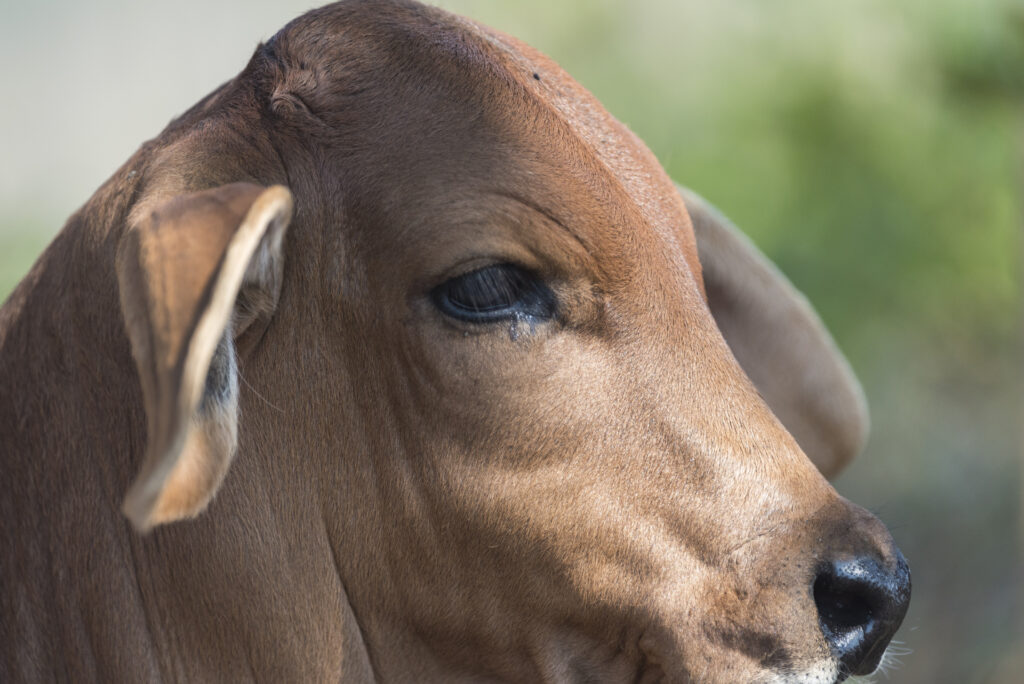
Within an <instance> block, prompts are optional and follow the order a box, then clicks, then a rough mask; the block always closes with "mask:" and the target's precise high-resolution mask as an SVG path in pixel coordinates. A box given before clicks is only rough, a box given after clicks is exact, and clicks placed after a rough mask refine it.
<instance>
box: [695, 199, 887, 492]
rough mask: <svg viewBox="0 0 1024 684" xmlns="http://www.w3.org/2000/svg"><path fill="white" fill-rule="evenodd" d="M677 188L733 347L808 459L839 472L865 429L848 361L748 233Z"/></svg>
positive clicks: (713, 303) (711, 300) (831, 473)
mask: <svg viewBox="0 0 1024 684" xmlns="http://www.w3.org/2000/svg"><path fill="white" fill-rule="evenodd" d="M679 191H680V194H682V196H683V201H684V203H685V204H686V208H687V210H688V212H689V214H690V219H691V220H692V222H693V229H694V233H695V234H696V237H697V251H698V254H699V257H700V263H701V268H702V269H703V272H704V286H705V289H706V290H707V295H708V305H709V306H710V308H711V314H712V315H713V316H714V318H715V321H716V322H717V323H718V327H719V329H720V330H721V331H722V335H723V336H724V337H725V340H726V342H728V344H729V348H730V349H732V352H733V355H735V357H736V360H737V361H739V363H740V365H741V366H742V367H743V370H744V371H746V373H747V375H748V376H750V379H751V380H752V381H753V382H754V385H755V386H756V387H757V389H758V391H760V393H761V396H762V397H764V399H765V401H766V402H767V403H768V405H769V406H770V407H771V409H772V411H774V412H775V415H776V416H777V417H778V418H779V420H780V421H781V422H782V424H783V425H785V426H786V429H787V430H789V432H790V434H792V435H793V437H794V438H796V441H797V443H799V444H800V447H801V448H802V449H803V450H804V452H805V453H806V454H807V455H808V457H809V458H810V459H811V461H813V462H814V464H815V465H816V466H817V467H818V469H819V470H820V471H821V472H822V474H823V475H825V476H826V477H828V478H832V477H835V476H836V475H837V474H839V472H840V471H841V470H842V469H843V468H844V467H845V466H846V464H847V463H849V462H850V461H851V460H852V459H853V458H854V457H855V456H856V455H857V454H858V453H860V451H861V449H862V448H863V447H864V442H865V441H866V440H867V434H868V411H867V403H866V402H865V400H864V392H863V391H862V390H861V387H860V384H859V383H858V382H857V378H856V377H855V376H854V374H853V371H852V370H851V369H850V365H849V363H847V361H846V358H845V357H843V354H842V352H840V351H839V349H838V347H836V344H835V342H834V341H833V339H832V336H831V335H829V333H828V330H826V329H825V326H824V325H823V324H822V322H821V319H820V318H818V315H817V314H816V313H815V311H814V309H813V308H811V305H810V304H809V303H808V301H807V299H806V298H805V297H804V296H803V295H802V294H801V293H800V292H798V291H797V289H796V288H795V287H793V285H792V284H791V283H790V282H789V280H787V279H786V276H784V275H783V274H782V273H781V272H780V271H779V269H778V268H776V267H775V265H774V264H772V263H771V262H770V261H769V260H768V258H767V257H765V255H764V254H762V253H761V252H760V251H759V250H758V249H757V247H756V246H754V244H753V243H752V242H751V241H750V239H749V238H747V236H746V235H744V234H743V233H742V232H740V230H739V229H738V228H736V226H734V225H733V224H732V222H731V221H729V219H727V218H726V217H724V216H723V215H722V214H721V213H719V212H718V211H717V210H716V209H715V208H714V207H713V206H711V205H710V204H708V203H707V202H706V201H705V200H704V199H703V198H701V197H700V196H698V195H696V194H695V193H694V192H693V191H691V190H688V189H686V188H680V189H679Z"/></svg>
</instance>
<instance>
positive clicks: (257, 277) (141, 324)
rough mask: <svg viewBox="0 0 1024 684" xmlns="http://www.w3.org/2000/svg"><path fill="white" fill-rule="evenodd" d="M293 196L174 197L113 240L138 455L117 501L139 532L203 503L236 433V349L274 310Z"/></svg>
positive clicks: (260, 190)
mask: <svg viewBox="0 0 1024 684" xmlns="http://www.w3.org/2000/svg"><path fill="white" fill-rule="evenodd" d="M291 212H292V196H291V193H290V192H289V191H288V190H287V189H286V188H284V187H281V186H274V187H270V188H265V187H262V186H258V185H252V184H249V183H235V184H232V185H225V186H221V187H218V188H214V189H212V190H206V191H203V192H197V193H193V194H189V195H180V196H177V197H173V198H171V199H169V200H167V201H164V202H163V203H162V204H159V205H157V206H155V207H154V208H152V209H151V210H149V211H147V212H145V214H144V215H142V216H140V217H139V218H138V219H137V220H136V221H135V222H134V224H133V225H132V226H131V227H130V228H129V230H128V231H127V232H126V234H125V235H124V237H123V238H122V239H121V242H120V244H119V245H118V250H117V279H118V285H119V287H120V297H121V310H122V313H123V314H124V319H125V325H126V327H127V332H128V338H129V340H130V341H131V348H132V355H133V356H134V357H135V364H136V367H137V368H138V371H139V380H140V381H141V384H142V397H143V401H144V402H145V411H146V425H147V445H146V453H145V457H144V459H143V461H142V467H141V470H140V472H139V474H138V476H137V477H136V479H135V481H134V483H133V484H132V486H131V488H130V489H129V490H128V493H127V495H126V497H125V501H124V507H123V510H124V513H125V515H127V516H128V518H129V519H130V520H131V521H132V523H133V524H134V525H135V527H136V529H138V530H140V531H143V532H144V531H147V530H149V529H150V528H152V527H154V526H155V525H159V524H161V523H166V522H171V521H174V520H180V519H182V518H187V517H191V516H195V515H197V514H198V513H200V512H201V511H202V510H203V509H204V508H205V507H206V505H207V504H208V503H209V502H210V500H211V499H212V498H213V495H214V494H215V493H216V492H217V488H218V487H219V486H220V484H221V482H222V481H223V479H224V476H225V474H226V473H227V470H228V466H230V464H231V460H232V458H233V457H234V453H235V447H236V439H237V433H238V367H237V360H236V356H235V338H236V336H237V335H238V334H239V333H240V332H241V330H242V329H243V328H244V327H245V326H247V325H249V324H251V323H252V322H253V321H254V320H256V319H258V318H260V317H263V318H267V317H269V316H270V315H271V314H272V312H273V310H274V308H275V307H276V306H277V299H278V294H279V292H280V289H281V279H282V274H283V266H284V264H283V249H282V239H283V237H284V233H285V229H286V228H287V226H288V222H289V221H290V219H291Z"/></svg>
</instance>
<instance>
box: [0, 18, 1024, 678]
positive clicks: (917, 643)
mask: <svg viewBox="0 0 1024 684" xmlns="http://www.w3.org/2000/svg"><path fill="white" fill-rule="evenodd" d="M5 2H6V0H5ZM441 4H442V5H443V6H445V7H447V8H449V9H451V10H453V11H456V12H459V13H462V14H466V15H469V16H471V17H474V18H476V19H479V20H481V21H483V22H485V23H488V24H491V25H493V26H496V27H498V28H501V29H503V30H505V31H506V32H509V33H512V34H514V35H516V36H518V37H520V38H523V39H524V40H526V41H527V42H529V43H531V44H533V45H535V46H537V47H539V48H540V49H541V50H543V51H544V52H547V53H548V54H549V55H551V56H552V57H553V58H554V59H555V60H556V61H558V62H559V63H560V64H561V65H562V66H563V67H565V68H566V70H567V71H569V73H571V74H572V75H573V76H575V77H576V78H577V79H578V80H579V81H581V82H582V83H583V84H584V85H585V86H587V87H588V88H589V89H590V90H592V91H593V92H594V93H595V94H596V95H597V97H598V98H599V99H600V100H601V101H602V102H603V103H604V104H605V106H606V107H607V108H608V109H609V110H610V111H611V112H612V113H613V114H615V115H616V116H617V117H618V118H620V119H621V120H622V121H624V122H625V123H626V124H628V125H629V126H630V127H631V128H632V129H633V130H635V131H636V132H637V133H638V134H639V135H640V136H641V137H642V138H643V139H644V140H646V141H647V143H648V145H649V146H650V147H651V148H652V150H653V151H654V152H655V154H656V155H657V156H658V157H659V159H660V160H661V161H662V163H663V164H664V165H665V167H666V168H667V169H668V171H669V173H670V174H671V175H672V176H673V177H674V178H676V179H677V180H679V181H681V182H683V183H685V184H687V185H689V186H691V187H693V188H695V189H696V190H698V191H699V192H700V193H701V194H703V195H705V196H706V197H707V198H708V199H710V200H711V201H712V202H714V203H715V204H717V205H718V206H719V207H720V208H721V209H722V210H723V211H725V212H726V213H727V214H728V215H730V216H731V217H732V218H733V219H734V220H735V221H736V222H737V224H738V225H740V226H741V227H743V228H744V229H745V230H746V231H747V232H748V233H749V234H750V235H751V236H752V237H753V238H754V240H755V241H756V242H757V243H758V244H759V245H760V246H761V247H762V248H763V249H764V250H765V251H766V252H767V253H768V255H769V256H771V257H772V258H773V259H775V260H776V262H777V263H778V264H779V265H780V266H781V267H782V269H783V270H784V271H785V272H786V273H787V274H788V275H789V276H790V278H791V279H792V280H793V281H794V283H795V284H796V285H797V286H798V287H799V288H801V289H802V290H803V291H804V292H805V293H807V295H808V296H809V298H810V299H811V301H812V302H813V303H814V304H815V305H816V306H817V308H818V310H819V311H820V313H821V315H822V317H823V318H824V320H825V322H826V323H827V324H828V325H829V326H830V328H831V329H832V331H833V332H834V334H835V336H836V338H837V340H838V341H839V343H840V346H841V347H842V348H843V349H844V350H845V351H846V353H847V355H848V356H849V358H850V361H851V363H852V364H853V366H854V368H855V369H856V371H857V373H858V374H859V376H860V377H861V379H862V380H863V382H864V385H865V389H866V392H867V396H868V399H869V402H870V404H871V407H872V417H873V434H872V439H871V442H870V444H869V446H868V449H867V452H866V453H865V454H864V455H863V456H862V457H861V458H860V460H859V461H858V462H856V463H855V464H854V465H853V466H852V467H851V468H850V469H849V470H848V471H847V472H846V473H845V474H844V475H843V476H841V477H840V478H839V480H838V482H837V483H836V485H837V487H838V488H839V490H840V491H841V492H842V493H843V494H844V495H846V496H848V497H849V498H851V499H853V500H855V501H857V502H858V503H861V504H862V505H865V506H866V507H868V508H869V509H871V510H873V511H874V512H876V513H878V514H879V515H880V516H881V517H882V519H883V520H884V521H885V522H886V523H887V524H888V525H889V526H890V528H891V529H892V531H893V533H894V535H895V537H896V538H897V541H898V542H899V544H900V545H901V547H902V548H903V551H904V553H905V555H906V556H907V558H908V559H909V561H910V564H911V568H912V570H913V574H914V598H913V603H912V606H911V609H910V613H909V615H908V616H907V619H906V621H905V623H904V627H903V629H902V630H901V632H900V634H899V636H898V638H899V639H900V640H901V641H902V646H903V647H904V649H905V650H906V651H908V652H909V653H908V654H906V655H904V656H902V657H901V658H900V660H901V661H902V665H899V664H897V665H895V666H894V667H893V668H892V669H890V670H889V671H888V673H886V674H879V675H876V677H875V679H876V680H877V681H894V682H922V683H924V682H927V683H929V684H931V683H935V682H955V683H962V682H1021V681H1024V657H1022V642H1021V633H1022V632H1021V610H1022V601H1021V595H1020V591H1019V589H1020V582H1021V579H1022V578H1021V574H1022V563H1021V546H1022V545H1021V543H1020V542H1021V537H1020V524H1019V523H1020V520H1021V507H1020V493H1021V484H1022V472H1021V443H1022V438H1024V432H1022V419H1024V410H1022V403H1024V402H1022V385H1024V383H1022V372H1024V371H1022V368H1024V365H1022V324H1021V321H1022V297H1021V262H1022V240H1021V234H1022V225H1024V221H1022V219H1024V213H1022V212H1024V205H1022V197H1024V194H1022V190H1024V183H1022V181H1024V108H1022V106H1024V2H1021V1H1018V0H848V1H846V2H832V1H826V0H820V1H813V0H774V1H773V2H763V1H762V0H728V1H724V0H720V1H717V2H713V1H711V0H706V1H704V2H685V1H681V0H650V1H646V2H624V1H614V2H613V1H612V0H587V1H584V0H575V1H572V2H566V1H564V0H559V1H558V2H553V1H552V0H519V1H518V2H514V3H513V2H507V3H498V2H490V1H485V0H443V1H442V2H441ZM307 8H308V5H307V4H306V3H304V2H288V1H277V2H271V1H270V0H257V1H250V2H247V3H237V4H226V5H215V4H209V5H207V4H204V3H201V2H198V0H180V1H179V2H176V3H173V4H172V5H170V6H167V7H157V6H155V5H154V6H149V3H134V4H133V3H129V2H124V1H111V0H99V1H98V2H95V3H91V4H90V5H89V7H87V8H86V7H81V6H79V5H77V4H75V3H72V2H68V1H66V0H53V1H44V2H36V3H31V4H28V3H23V4H19V5H7V4H5V5H3V6H2V9H0V45H2V47H0V58H2V60H3V62H2V63H3V64H4V65H5V73H3V74H2V75H0V85H3V89H4V92H5V100H6V102H5V104H4V107H3V108H2V109H0V145H2V147H0V158H2V159H3V160H4V164H3V167H4V168H3V169H2V170H0V180H2V183H0V297H6V295H7V294H8V293H9V291H10V289H11V288H12V287H13V286H14V284H15V283H16V282H17V281H18V280H19V279H20V278H21V277H22V276H23V275H24V273H25V272H26V270H27V269H28V267H29V266H30V264H31V262H32V260H33V259H34V257H35V256H36V255H37V254H38V253H39V251H40V250H41V249H42V248H43V246H44V245H45V244H46V243H47V242H48V241H49V239H50V238H51V237H52V236H53V234H54V233H55V232H56V230H57V228H58V227H59V226H60V224H61V223H62V222H63V220H64V219H65V218H66V217H67V215H68V214H70V212H71V211H73V210H74V209H75V208H76V207H77V206H78V205H80V204H81V203H83V202H84V201H85V199H86V198H87V197H88V196H89V195H90V194H91V192H92V191H93V189H94V188H95V187H97V186H98V185H99V184H100V183H101V182H102V181H103V180H105V178H106V177H107V176H108V175H109V174H110V173H112V172H113V171H114V169H115V168H116V167H117V166H118V165H119V164H120V163H121V162H122V161H124V159H126V158H127V157H128V155H129V154H130V153H131V152H132V151H133V150H134V149H135V147H137V146H138V144H139V143H141V142H142V141H143V140H144V139H146V138H149V137H152V136H153V135H155V134H156V133H157V132H158V131H159V130H160V128H162V126H163V125H164V124H165V123H166V122H167V121H168V120H169V119H170V118H171V117H172V116H173V115H175V114H177V113H180V112H181V111H183V110H184V109H185V108H186V107H187V106H189V105H191V104H192V103H193V102H194V101H196V100H197V99H199V97H201V96H202V95H204V94H205V93H206V92H207V91H209V90H210V89H212V88H213V87H214V86H216V85H217V84H218V83H220V82H222V81H224V80H226V79H227V78H230V77H231V76H232V75H234V74H235V73H237V71H239V70H240V69H241V67H242V66H244V64H245V62H246V60H247V58H248V55H249V53H250V52H251V50H252V48H253V47H254V46H255V44H256V41H257V40H259V39H264V38H267V37H269V36H270V35H272V34H273V33H274V31H275V30H276V29H277V28H279V27H280V26H281V25H283V23H284V22H285V21H287V20H288V19H290V18H292V17H293V16H296V15H297V14H299V13H300V12H301V11H303V10H305V9H307Z"/></svg>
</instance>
